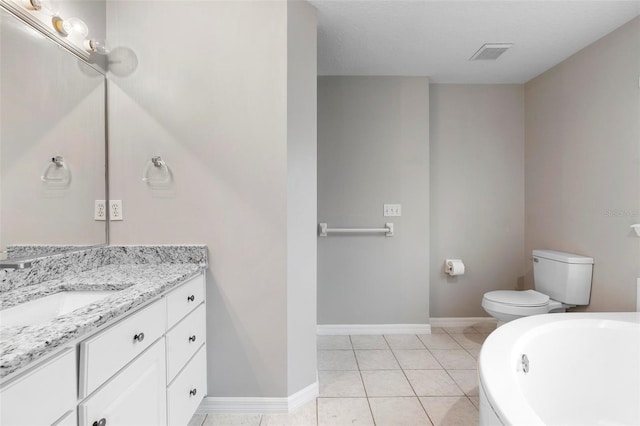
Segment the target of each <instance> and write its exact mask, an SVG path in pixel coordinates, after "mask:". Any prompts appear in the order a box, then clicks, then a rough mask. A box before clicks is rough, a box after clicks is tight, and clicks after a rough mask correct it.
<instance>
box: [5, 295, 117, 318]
mask: <svg viewBox="0 0 640 426" xmlns="http://www.w3.org/2000/svg"><path fill="white" fill-rule="evenodd" d="M114 291H115V290H109V291H62V292H60V293H55V294H52V295H50V296H45V297H41V298H39V299H35V300H31V301H29V302H25V303H20V304H19V305H16V306H12V307H10V308H7V309H4V310H2V311H0V326H1V327H11V326H16V325H33V324H39V323H42V322H46V321H50V320H52V319H54V318H57V317H59V316H61V315H64V314H68V313H69V312H71V311H73V310H76V309H78V308H81V307H82V306H85V305H89V304H91V303H94V302H96V301H98V300H100V299H104V298H105V297H107V296H110V295H112V294H113V293H114Z"/></svg>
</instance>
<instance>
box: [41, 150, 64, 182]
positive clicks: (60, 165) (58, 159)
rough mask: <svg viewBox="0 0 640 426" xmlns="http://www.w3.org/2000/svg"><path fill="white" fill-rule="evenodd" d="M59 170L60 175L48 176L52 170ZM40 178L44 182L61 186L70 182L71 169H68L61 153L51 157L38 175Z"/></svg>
mask: <svg viewBox="0 0 640 426" xmlns="http://www.w3.org/2000/svg"><path fill="white" fill-rule="evenodd" d="M59 171H62V173H61V176H59V175H54V176H50V175H51V173H52V172H58V173H59ZM40 180H41V181H42V182H44V183H46V184H55V185H61V186H62V185H69V183H71V171H70V170H69V167H68V166H67V163H66V162H65V161H64V157H62V156H61V155H56V156H55V157H51V162H50V163H49V164H48V165H47V168H46V169H44V173H43V174H42V176H40Z"/></svg>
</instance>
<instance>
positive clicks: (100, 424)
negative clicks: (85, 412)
mask: <svg viewBox="0 0 640 426" xmlns="http://www.w3.org/2000/svg"><path fill="white" fill-rule="evenodd" d="M93 426H107V419H105V418H104V417H103V418H101V419H100V420H96V421H95V422H93Z"/></svg>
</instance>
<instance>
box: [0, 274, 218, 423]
mask: <svg viewBox="0 0 640 426" xmlns="http://www.w3.org/2000/svg"><path fill="white" fill-rule="evenodd" d="M205 338H206V308H205V287H204V274H202V273H201V274H198V275H197V276H195V277H193V278H191V279H190V280H187V281H186V282H184V283H183V284H180V285H178V286H177V287H176V288H174V289H173V290H171V291H170V292H168V293H167V294H164V295H162V296H161V297H160V298H158V299H157V300H155V301H154V302H152V303H150V304H149V305H148V306H145V307H143V308H140V309H137V310H135V311H134V312H131V313H129V314H127V315H125V316H124V318H122V319H121V320H119V321H117V322H116V323H114V324H113V325H111V326H109V327H108V328H106V329H104V330H101V331H99V332H98V333H96V334H94V335H93V336H90V337H88V338H86V339H85V340H83V341H81V342H79V343H78V344H77V345H76V346H75V347H70V348H69V349H67V350H65V351H63V352H62V353H60V354H58V355H57V356H55V357H54V358H52V359H51V360H49V361H48V362H45V363H43V364H41V365H39V366H37V367H34V368H33V369H31V370H29V371H27V372H25V373H24V374H22V375H21V376H20V377H18V378H16V379H15V380H13V381H11V382H10V383H7V384H3V385H2V387H1V388H0V406H1V408H0V425H2V426H21V425H25V426H27V425H28V426H33V425H55V426H75V425H79V426H144V425H149V426H164V425H167V423H170V424H171V425H172V426H178V425H183V426H186V425H187V423H188V422H189V420H190V419H191V417H192V416H193V414H194V413H195V410H196V409H197V408H198V405H199V404H200V402H201V401H202V398H203V397H204V396H205V395H206V393H207V390H206V386H207V380H206V378H207V367H206V343H205ZM76 352H77V353H78V354H79V355H78V361H76ZM78 374H79V376H78ZM78 378H79V380H78Z"/></svg>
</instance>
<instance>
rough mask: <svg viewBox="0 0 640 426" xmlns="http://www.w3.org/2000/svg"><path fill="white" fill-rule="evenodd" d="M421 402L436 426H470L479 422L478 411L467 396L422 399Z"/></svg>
mask: <svg viewBox="0 0 640 426" xmlns="http://www.w3.org/2000/svg"><path fill="white" fill-rule="evenodd" d="M420 402H422V405H423V406H424V408H425V410H427V414H428V415H429V418H431V421H432V422H433V424H434V425H435V426H470V425H477V424H478V421H479V416H478V409H477V408H476V407H474V406H473V404H472V403H471V401H469V399H467V397H466V396H463V397H426V398H425V397H422V398H420Z"/></svg>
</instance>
